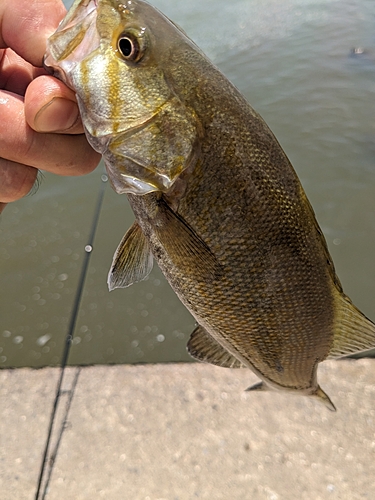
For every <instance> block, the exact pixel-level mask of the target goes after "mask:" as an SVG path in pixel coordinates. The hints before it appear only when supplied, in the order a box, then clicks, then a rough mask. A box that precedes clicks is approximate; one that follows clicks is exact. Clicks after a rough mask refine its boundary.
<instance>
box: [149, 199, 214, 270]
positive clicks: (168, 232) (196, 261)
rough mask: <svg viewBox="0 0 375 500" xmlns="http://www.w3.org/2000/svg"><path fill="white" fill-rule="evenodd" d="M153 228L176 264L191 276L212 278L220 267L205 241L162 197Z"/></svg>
mask: <svg viewBox="0 0 375 500" xmlns="http://www.w3.org/2000/svg"><path fill="white" fill-rule="evenodd" d="M155 222H156V223H155V225H154V231H155V233H156V234H157V237H158V239H159V240H160V242H161V244H162V245H163V247H164V248H165V250H166V251H167V253H168V255H169V257H170V258H171V260H172V261H173V262H174V263H175V264H176V266H178V267H180V268H182V269H184V270H186V272H188V273H189V275H190V276H194V277H199V278H205V279H215V278H217V277H219V276H220V274H221V272H222V267H221V265H220V263H219V261H218V260H217V259H216V257H215V255H214V254H213V253H212V252H211V250H210V249H209V247H208V246H207V245H206V243H205V242H204V241H203V240H202V239H201V238H200V237H199V236H198V235H197V234H196V232H195V231H194V230H193V229H192V228H191V227H190V226H189V224H188V223H187V222H186V221H185V220H184V219H183V218H182V217H181V215H179V214H178V213H176V212H174V211H173V210H172V209H171V207H170V206H169V205H168V204H167V203H166V202H165V200H163V198H161V199H160V200H159V201H158V216H157V220H156V221H155Z"/></svg>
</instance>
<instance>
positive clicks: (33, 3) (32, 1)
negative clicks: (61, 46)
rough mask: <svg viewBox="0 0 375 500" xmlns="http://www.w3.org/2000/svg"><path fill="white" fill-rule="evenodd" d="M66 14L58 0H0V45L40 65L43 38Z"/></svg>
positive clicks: (43, 50) (43, 47) (43, 45)
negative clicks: (2, 0)
mask: <svg viewBox="0 0 375 500" xmlns="http://www.w3.org/2000/svg"><path fill="white" fill-rule="evenodd" d="M65 14H66V9H65V7H64V5H63V3H62V2H61V1H60V0H43V1H42V2H41V0H12V1H11V2H1V1H0V25H1V30H0V47H1V48H5V47H12V49H13V50H14V51H15V52H17V54H19V55H20V56H21V57H22V58H24V59H26V60H27V61H29V62H30V63H31V64H32V65H33V66H39V67H42V65H43V55H44V52H45V49H46V40H47V38H48V37H49V36H50V35H52V33H53V32H54V31H55V30H56V28H57V26H58V24H59V22H60V21H61V19H62V18H63V17H64V15H65Z"/></svg>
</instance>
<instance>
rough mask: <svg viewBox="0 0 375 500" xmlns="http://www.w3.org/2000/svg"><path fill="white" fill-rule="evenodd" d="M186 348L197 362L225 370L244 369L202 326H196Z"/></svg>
mask: <svg viewBox="0 0 375 500" xmlns="http://www.w3.org/2000/svg"><path fill="white" fill-rule="evenodd" d="M187 348H188V352H189V354H190V355H191V356H192V357H193V358H195V359H197V360H199V361H203V362H205V363H211V364H212V365H217V366H221V367H225V368H246V366H245V365H244V364H242V363H241V361H239V360H238V359H236V358H235V357H234V356H233V355H232V354H230V353H229V352H228V351H227V350H226V349H224V347H223V346H221V345H220V344H219V343H218V342H216V340H215V339H214V338H213V337H212V336H211V335H210V334H209V333H208V332H207V331H206V330H205V329H204V328H203V326H200V325H198V326H197V328H196V329H195V330H194V331H193V333H192V334H191V336H190V339H189V342H188V345H187Z"/></svg>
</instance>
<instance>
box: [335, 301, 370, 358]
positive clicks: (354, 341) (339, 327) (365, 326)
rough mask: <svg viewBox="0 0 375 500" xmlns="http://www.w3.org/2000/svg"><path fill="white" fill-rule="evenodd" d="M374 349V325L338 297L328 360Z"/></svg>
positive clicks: (351, 305) (349, 303)
mask: <svg viewBox="0 0 375 500" xmlns="http://www.w3.org/2000/svg"><path fill="white" fill-rule="evenodd" d="M374 348H375V324H374V323H373V322H372V321H371V320H369V319H368V318H366V316H365V315H364V314H362V313H361V311H359V309H357V308H356V307H355V306H354V305H353V304H352V302H351V301H350V299H349V298H348V297H346V296H345V295H342V297H340V304H339V308H338V311H337V319H336V324H335V334H334V338H333V346H332V347H331V350H330V352H329V355H328V359H330V358H331V359H332V358H341V357H342V356H349V355H350V354H355V353H358V352H363V351H368V350H370V349H374Z"/></svg>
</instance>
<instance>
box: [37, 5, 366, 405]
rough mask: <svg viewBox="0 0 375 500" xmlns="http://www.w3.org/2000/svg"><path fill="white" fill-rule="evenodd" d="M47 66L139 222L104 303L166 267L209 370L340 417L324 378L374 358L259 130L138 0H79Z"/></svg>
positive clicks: (290, 176) (190, 47) (314, 227)
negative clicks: (232, 372) (322, 369)
mask: <svg viewBox="0 0 375 500" xmlns="http://www.w3.org/2000/svg"><path fill="white" fill-rule="evenodd" d="M45 66H46V68H48V69H49V70H50V71H52V72H53V74H54V75H55V76H56V77H58V78H60V79H61V80H63V81H64V82H65V83H66V84H67V85H68V86H69V87H71V88H72V89H73V90H74V91H75V92H76V95H77V101H78V104H79V107H80V111H81V115H82V121H83V124H84V126H85V130H86V134H87V138H88V140H89V142H90V144H91V145H92V147H93V148H94V149H96V150H97V151H99V152H100V153H101V154H102V155H103V158H104V161H105V164H106V168H107V171H108V174H109V178H110V180H111V183H112V185H113V187H114V189H115V190H116V192H117V193H119V194H123V193H125V194H126V195H127V197H128V199H129V202H130V204H131V206H132V209H133V211H134V214H135V217H136V222H135V223H134V224H133V226H132V227H131V228H130V229H129V231H128V232H127V233H126V234H125V236H124V238H123V240H122V241H121V243H120V245H119V247H118V249H117V251H116V253H115V256H114V260H113V264H112V268H111V270H110V273H109V278H108V284H109V288H110V289H113V288H116V287H125V286H129V285H131V284H132V283H135V282H137V281H140V280H142V279H144V278H145V277H146V276H147V275H148V274H149V272H150V270H151V268H152V265H153V260H154V259H155V260H156V261H157V263H158V265H159V267H160V268H161V270H162V272H163V273H164V274H165V276H166V278H167V279H168V281H169V282H170V284H171V286H172V288H173V289H174V290H175V292H176V293H177V295H178V296H179V298H180V299H181V301H182V302H183V303H184V304H185V306H186V307H187V308H188V309H189V311H190V312H191V313H192V314H193V316H194V317H195V319H196V320H197V323H198V326H197V328H196V329H195V330H194V332H193V333H192V335H191V338H190V340H189V342H188V350H189V352H190V354H191V355H192V356H193V357H195V358H196V359H198V360H200V361H205V362H209V363H212V364H215V365H219V366H224V367H233V368H240V367H247V368H250V369H251V370H252V371H253V372H255V373H256V374H257V375H258V376H259V378H260V379H261V382H260V383H259V384H256V385H255V386H253V387H252V388H250V389H252V390H266V389H278V390H283V391H287V392H291V393H295V394H302V395H307V396H310V397H314V398H315V399H316V400H318V401H320V402H322V403H324V404H325V405H326V406H327V407H328V408H329V409H331V410H334V409H335V407H334V405H333V403H332V402H331V400H330V399H329V397H328V396H327V395H326V394H325V392H324V391H323V390H322V389H321V388H320V386H319V384H318V382H317V367H318V363H320V362H322V361H324V360H325V359H329V358H339V357H341V356H345V355H349V354H352V353H355V352H358V351H365V350H368V349H371V348H373V347H375V325H374V324H373V323H372V322H371V321H370V320H369V319H367V318H366V317H365V316H364V315H363V314H362V313H361V312H360V311H359V310H358V309H357V308H356V307H355V306H354V305H353V304H352V303H351V301H350V299H349V298H348V297H347V296H346V295H345V294H344V292H343V290H342V287H341V284H340V281H339V279H338V277H337V275H336V273H335V269H334V266H333V263H332V259H331V257H330V255H329V252H328V248H327V245H326V242H325V239H324V236H323V234H322V232H321V230H320V228H319V226H318V223H317V221H316V219H315V216H314V212H313V209H312V208H311V205H310V203H309V201H308V200H307V198H306V195H305V193H304V191H303V188H302V186H301V184H300V182H299V180H298V177H297V175H296V173H295V171H294V169H293V167H292V166H291V164H290V162H289V160H288V158H287V157H286V155H285V153H284V152H283V150H282V148H281V147H280V145H279V144H278V142H277V140H276V138H275V137H274V136H273V134H272V132H271V131H270V129H269V128H268V126H267V125H266V124H265V122H264V121H263V120H262V118H261V117H260V116H259V115H258V114H257V113H256V112H255V111H254V110H253V109H252V108H251V106H250V105H249V104H248V103H247V101H246V100H245V99H244V98H243V97H242V96H241V94H240V93H239V92H238V90H237V89H236V88H235V87H234V86H233V85H232V84H231V83H230V82H229V81H228V80H227V79H226V78H225V77H224V76H223V75H222V74H221V73H220V72H219V71H218V70H217V68H215V67H214V65H213V64H212V63H211V62H210V61H209V60H208V59H207V58H206V57H205V55H204V54H203V53H202V52H201V51H200V50H199V48H198V47H197V46H196V45H195V44H194V43H193V42H192V41H191V40H190V39H189V38H188V37H187V36H186V35H185V34H184V33H183V32H182V31H181V29H179V28H178V27H177V26H176V25H175V24H173V23H172V22H171V21H170V20H169V19H167V18H166V17H165V16H164V15H163V14H161V13H160V12H159V11H158V10H156V9H155V8H154V7H152V6H151V5H150V4H148V3H147V2H145V1H143V0H131V1H130V0H122V1H121V2H120V1H117V0H76V1H75V2H74V4H73V6H72V8H71V10H70V11H69V12H68V14H67V16H66V18H65V19H64V20H63V21H62V23H61V24H60V26H59V28H58V29H57V31H56V33H55V34H54V35H52V36H51V37H50V39H49V42H48V49H47V53H46V57H45Z"/></svg>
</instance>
